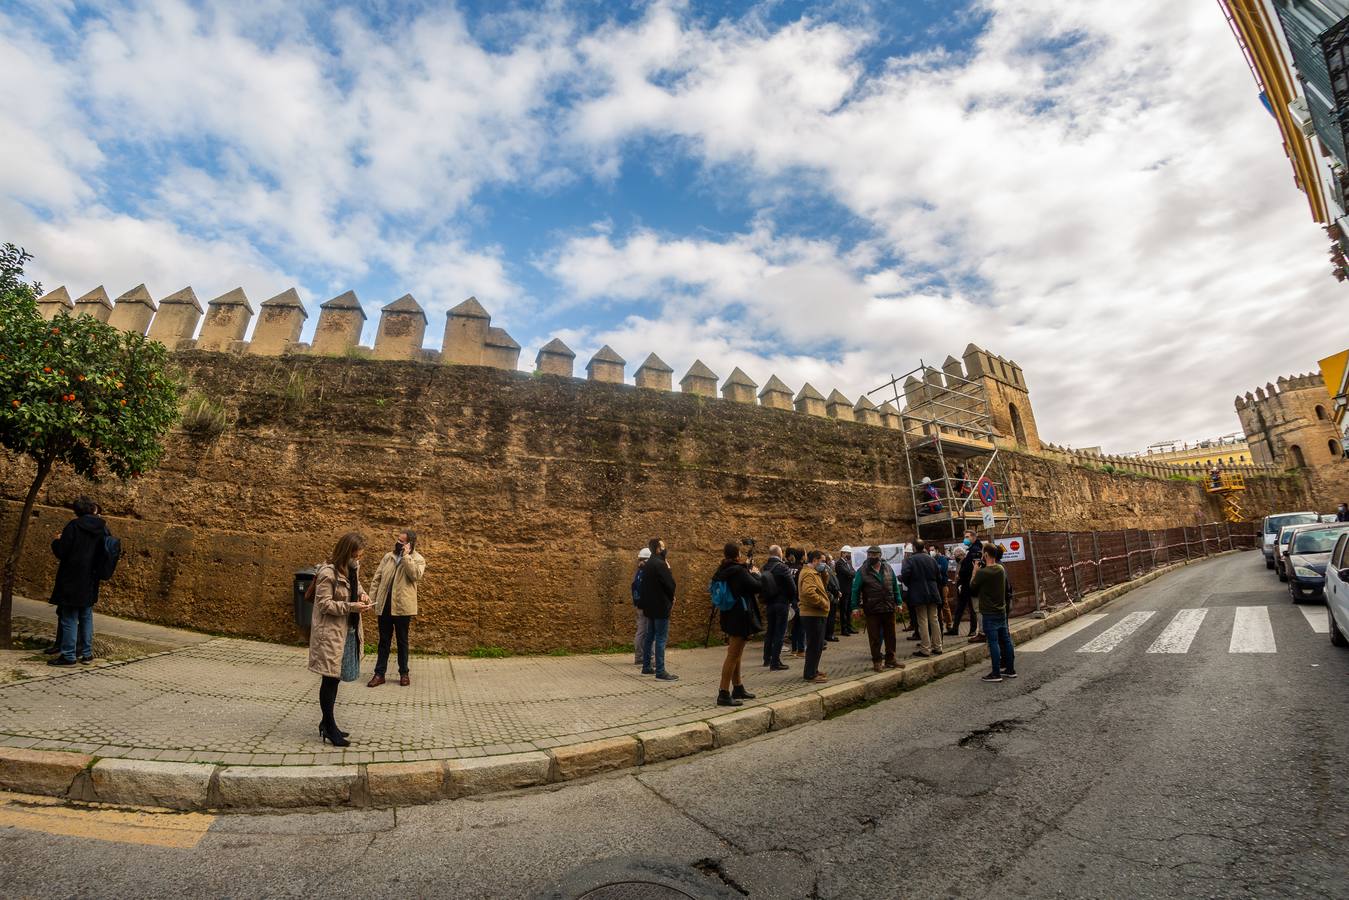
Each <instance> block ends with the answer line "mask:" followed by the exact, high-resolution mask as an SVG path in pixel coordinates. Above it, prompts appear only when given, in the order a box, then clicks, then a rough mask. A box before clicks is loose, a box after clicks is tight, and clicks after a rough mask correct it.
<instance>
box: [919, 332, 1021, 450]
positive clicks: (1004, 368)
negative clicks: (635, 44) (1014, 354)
mask: <svg viewBox="0 0 1349 900" xmlns="http://www.w3.org/2000/svg"><path fill="white" fill-rule="evenodd" d="M964 356H965V380H966V381H973V382H977V383H979V384H981V385H982V386H983V389H984V395H985V396H986V397H987V398H988V411H989V413H990V414H991V416H992V418H993V430H994V431H996V432H997V433H998V436H999V438H998V443H999V444H1000V445H1002V446H1006V447H1010V448H1014V449H1017V450H1025V451H1027V452H1030V453H1035V452H1038V451H1039V449H1040V446H1041V445H1040V432H1039V430H1038V429H1037V428H1036V427H1035V412H1034V411H1033V410H1032V409H1031V405H1030V389H1029V388H1027V387H1026V377H1025V375H1023V374H1022V373H1021V367H1020V366H1018V365H1017V364H1016V363H1015V362H1013V361H1011V360H1008V359H1003V358H1002V357H1001V356H996V355H994V354H992V353H989V352H988V351H986V350H982V349H980V348H979V347H976V346H975V345H974V344H970V345H969V346H968V347H966V348H965V354H964ZM951 362H954V360H951V359H950V358H949V357H948V359H947V366H950V363H951ZM943 368H944V370H945V371H946V374H947V378H946V381H947V387H948V388H949V389H956V387H957V386H958V385H960V384H961V382H959V381H957V380H956V379H955V378H954V377H952V376H953V375H954V367H951V368H946V367H943ZM952 382H955V384H952Z"/></svg>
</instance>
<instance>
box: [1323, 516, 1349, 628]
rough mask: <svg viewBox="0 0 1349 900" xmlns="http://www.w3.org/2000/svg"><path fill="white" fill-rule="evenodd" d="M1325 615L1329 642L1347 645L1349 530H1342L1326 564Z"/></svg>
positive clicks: (1348, 624)
mask: <svg viewBox="0 0 1349 900" xmlns="http://www.w3.org/2000/svg"><path fill="white" fill-rule="evenodd" d="M1325 590H1326V615H1327V616H1329V617H1330V642H1331V643H1332V644H1334V645H1335V646H1336V647H1349V638H1346V637H1345V635H1346V634H1349V530H1346V531H1342V532H1341V533H1340V536H1339V539H1338V540H1336V541H1335V547H1334V549H1332V550H1331V551H1330V562H1329V563H1328V564H1327V565H1326V589H1325Z"/></svg>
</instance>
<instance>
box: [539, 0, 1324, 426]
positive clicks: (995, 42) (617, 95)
mask: <svg viewBox="0 0 1349 900" xmlns="http://www.w3.org/2000/svg"><path fill="white" fill-rule="evenodd" d="M985 6H986V7H987V9H988V11H989V12H990V13H991V18H990V24H989V27H988V29H987V31H986V32H985V33H984V34H983V35H982V36H981V37H980V38H979V40H978V43H977V45H976V47H975V48H974V52H973V53H972V54H971V55H970V56H969V57H968V58H967V59H966V58H954V57H947V56H942V55H940V54H937V55H931V54H929V55H927V56H925V57H924V58H922V59H916V60H908V61H903V60H901V61H897V62H896V63H895V64H893V65H892V66H891V67H890V68H889V69H888V70H887V71H886V72H884V73H882V74H881V75H879V76H876V77H866V76H864V75H863V73H862V72H861V71H860V69H859V68H858V67H857V66H856V64H855V61H854V54H855V53H856V51H857V50H858V48H860V47H861V46H863V45H864V44H865V42H866V37H865V35H862V34H860V33H858V32H855V31H845V30H842V29H840V28H838V27H837V26H834V25H830V24H825V23H820V24H815V23H797V24H795V25H792V26H790V27H787V28H784V29H781V30H779V31H776V32H771V33H765V32H764V31H763V30H762V29H761V28H760V27H758V26H757V25H754V24H741V25H724V26H722V27H720V28H718V29H715V30H712V31H706V30H701V29H699V28H698V27H697V26H694V25H690V24H688V22H687V21H686V20H682V19H679V18H678V17H677V16H676V14H675V13H672V12H671V11H669V10H668V9H665V8H662V7H657V8H656V9H655V10H654V11H653V12H652V13H651V14H650V16H649V17H648V19H647V21H646V22H644V23H643V24H642V25H640V26H638V27H637V28H634V29H631V30H630V31H629V32H628V33H627V34H626V35H625V36H626V37H627V38H629V40H628V41H627V42H624V41H623V40H622V39H621V38H622V37H623V36H611V37H607V38H606V39H605V40H603V41H597V42H596V43H597V44H598V46H597V47H592V46H591V45H589V44H583V45H582V47H581V51H582V52H583V53H584V54H586V59H587V62H588V63H589V64H590V65H591V66H593V67H595V68H597V69H598V70H599V71H600V72H601V73H604V74H605V75H607V77H604V76H596V78H597V82H599V83H602V84H604V85H605V89H604V90H602V91H600V92H599V93H598V95H597V96H596V97H594V98H593V99H591V100H588V101H587V102H585V103H583V104H581V105H580V106H579V107H578V108H577V110H576V111H575V115H574V121H575V128H574V131H573V135H574V136H575V138H576V139H577V140H580V141H584V142H590V143H592V144H594V145H595V148H594V152H595V153H597V154H600V155H603V154H606V153H612V152H616V151H615V150H614V149H613V148H614V147H615V146H619V147H621V146H622V145H623V144H624V142H625V141H627V140H629V139H630V138H634V137H639V136H648V135H649V136H655V137H658V138H659V137H669V136H673V137H676V138H679V139H682V140H684V141H686V142H687V144H688V146H690V147H692V148H694V149H695V150H696V152H698V153H700V154H701V156H702V158H703V159H704V160H705V161H706V162H707V164H709V165H718V164H724V163H735V164H738V165H746V166H748V167H749V169H750V171H751V172H753V173H755V175H757V177H759V178H761V179H765V180H768V181H781V180H784V179H786V180H788V181H789V182H792V183H800V182H805V183H806V184H807V185H808V187H813V186H815V185H817V184H823V185H824V186H825V189H826V190H827V191H828V193H830V194H831V195H832V196H833V197H834V198H835V199H837V200H838V201H840V202H841V203H843V204H845V205H846V206H847V207H848V208H849V209H850V210H852V211H853V212H854V213H855V214H856V215H857V216H859V217H860V218H862V219H864V220H865V221H867V222H869V223H870V224H871V225H872V226H873V227H875V228H876V229H878V230H879V232H880V233H881V234H882V235H883V236H884V238H883V240H884V242H885V244H886V245H887V246H888V247H889V249H890V250H891V251H892V252H893V253H894V254H896V255H898V256H899V257H900V258H901V259H903V260H904V263H905V265H907V266H915V265H918V266H924V267H930V268H932V269H934V270H935V271H937V272H938V273H940V274H942V275H944V276H946V277H947V278H948V279H952V283H956V284H959V283H962V279H965V278H968V277H970V276H976V277H977V278H978V279H980V280H981V281H982V283H983V288H982V290H981V292H980V297H979V303H980V305H978V306H974V305H971V304H970V303H968V302H967V301H965V300H963V299H961V298H960V297H959V296H953V297H952V298H949V299H934V298H912V297H907V298H903V299H901V300H899V301H895V302H882V301H881V300H879V299H876V298H875V297H874V296H873V298H872V299H871V300H866V299H863V297H862V294H865V293H872V294H873V295H878V294H880V293H881V292H882V291H886V290H903V289H904V288H905V286H906V284H907V283H908V281H907V279H906V278H905V276H904V275H903V274H902V272H901V273H895V272H893V270H891V271H886V272H871V271H866V270H865V269H863V270H855V271H853V273H852V274H853V277H854V278H856V279H857V281H858V282H859V284H860V286H861V287H862V288H863V289H864V290H862V291H861V293H859V295H858V296H857V297H856V298H854V299H852V300H851V301H848V302H845V303H844V304H843V306H844V308H846V309H848V310H851V311H852V312H853V314H855V315H857V316H860V319H861V321H864V322H866V323H868V325H869V326H873V327H884V326H883V325H881V324H880V323H882V322H889V325H890V327H891V328H892V329H893V340H894V344H893V346H894V347H895V348H897V349H902V350H904V351H906V352H909V353H911V354H912V355H911V356H909V357H908V359H905V360H902V361H901V362H900V363H898V365H897V364H896V362H895V361H894V356H893V355H891V356H890V357H889V358H882V357H878V355H877V353H876V352H875V351H874V350H869V349H868V347H869V346H874V345H875V344H876V343H877V340H876V339H875V338H872V339H871V340H869V339H868V336H869V335H873V334H874V333H875V332H873V331H872V330H870V328H869V329H868V330H867V331H866V332H864V333H863V334H861V335H858V336H856V337H854V338H853V339H852V340H850V341H846V342H845V346H847V347H848V348H849V349H853V350H856V351H858V353H857V355H854V356H852V357H849V361H850V365H852V364H856V365H874V366H877V368H876V369H873V370H872V372H871V373H870V375H871V380H872V381H875V380H876V379H877V376H878V375H879V374H880V373H883V372H886V371H890V370H893V369H895V368H898V367H904V368H907V367H908V365H907V364H912V363H913V362H914V361H915V360H914V357H916V356H917V355H918V354H919V353H921V354H922V355H923V356H925V357H927V358H929V359H933V358H940V357H943V356H944V355H945V354H946V353H958V352H959V350H960V348H963V347H964V345H965V344H966V343H967V342H969V341H974V342H977V343H980V344H982V345H985V346H989V347H990V348H991V349H993V350H994V351H996V352H1000V353H1002V354H1003V355H1008V356H1011V357H1014V358H1016V359H1017V360H1018V362H1020V363H1021V364H1022V366H1023V367H1024V369H1025V371H1026V372H1027V376H1028V379H1029V380H1030V384H1031V387H1032V389H1033V390H1034V395H1033V396H1034V398H1035V400H1036V402H1037V404H1036V405H1037V412H1038V417H1039V419H1040V424H1041V431H1042V433H1043V434H1045V435H1046V437H1047V438H1049V439H1054V440H1061V441H1070V442H1074V443H1079V444H1088V443H1097V442H1100V441H1105V442H1107V443H1108V444H1113V445H1114V446H1116V447H1119V448H1121V449H1123V448H1127V447H1130V446H1141V445H1142V444H1145V443H1148V442H1150V441H1152V440H1156V439H1158V438H1164V437H1198V436H1202V435H1203V434H1205V433H1207V432H1214V433H1217V432H1225V431H1229V430H1231V429H1233V428H1235V427H1237V423H1236V419H1235V416H1234V415H1233V413H1232V411H1231V408H1230V406H1229V403H1230V397H1231V396H1232V395H1233V394H1235V393H1237V392H1238V391H1244V390H1245V389H1246V388H1247V387H1248V386H1249V385H1250V384H1254V383H1257V382H1263V381H1264V380H1265V379H1266V378H1267V377H1270V376H1271V375H1272V374H1276V373H1278V372H1280V371H1301V370H1305V369H1308V368H1310V367H1311V366H1312V364H1313V360H1314V359H1315V358H1316V357H1317V356H1318V355H1320V353H1319V351H1320V350H1325V351H1327V352H1328V351H1330V350H1333V349H1337V348H1336V347H1331V346H1326V347H1318V348H1312V347H1310V346H1309V344H1308V342H1307V340H1306V334H1305V332H1304V331H1301V330H1299V329H1297V328H1296V327H1288V326H1289V325H1291V323H1292V322H1293V321H1318V320H1320V319H1322V318H1324V317H1326V316H1329V315H1333V311H1334V309H1335V308H1336V307H1337V306H1338V305H1339V304H1341V303H1342V302H1343V300H1342V293H1341V289H1340V288H1338V287H1337V285H1336V284H1335V283H1334V282H1333V281H1331V280H1330V279H1329V278H1328V277H1327V273H1326V266H1325V263H1324V258H1323V256H1322V251H1321V247H1322V246H1323V244H1322V243H1321V239H1320V236H1319V235H1318V233H1317V231H1316V229H1315V226H1314V224H1313V223H1312V222H1310V221H1309V219H1308V218H1307V215H1306V212H1305V210H1306V206H1305V203H1304V201H1303V199H1302V198H1301V197H1300V196H1299V195H1298V194H1296V193H1295V192H1294V191H1292V190H1291V188H1290V184H1289V182H1290V178H1289V170H1288V165H1287V162H1286V161H1285V160H1284V159H1283V158H1282V155H1281V153H1280V142H1279V136H1278V132H1277V130H1276V129H1275V127H1274V125H1273V123H1272V121H1271V120H1270V119H1269V118H1268V116H1267V114H1266V113H1265V112H1264V111H1263V110H1262V109H1261V108H1260V106H1259V104H1258V102H1257V100H1256V98H1255V89H1254V86H1253V85H1252V84H1251V82H1250V79H1249V75H1248V74H1247V72H1246V70H1245V67H1244V66H1243V65H1242V62H1241V58H1240V55H1239V52H1238V50H1237V48H1236V47H1235V45H1234V43H1233V41H1232V38H1231V35H1230V33H1229V32H1228V30H1227V28H1226V25H1225V23H1224V22H1223V20H1222V18H1221V16H1220V15H1218V14H1217V13H1216V11H1215V10H1213V9H1211V8H1209V7H1205V6H1200V5H1194V6H1188V7H1184V8H1181V7H1176V6H1174V5H1166V6H1156V5H1153V6H1149V5H1148V4H1110V3H1104V2H1093V3H1082V4H1065V3H1062V2H1051V0H1040V2H1022V0H1016V2H1013V0H989V2H988V3H986V4H985ZM672 23H673V24H672ZM653 31H654V32H657V33H658V34H659V35H660V40H658V41H652V42H650V43H649V44H647V43H643V42H642V41H641V40H638V39H637V38H638V37H640V36H641V35H642V34H643V33H647V32H653ZM1051 41H1052V42H1054V43H1053V47H1054V49H1053V50H1052V51H1051V50H1050V49H1047V47H1048V46H1049V45H1048V44H1047V42H1051ZM648 47H649V50H648V49H646V48H648ZM784 49H787V50H789V52H786V53H784V52H783V51H784ZM784 59H791V60H794V61H796V63H797V64H796V65H794V66H789V67H788V71H785V72H784V64H783V60H784ZM801 85H811V86H816V87H813V88H812V89H811V90H809V91H807V90H804V89H803V88H801V87H800V86H801ZM588 241H589V243H586V242H585V241H581V242H576V241H573V242H572V243H570V244H569V245H568V249H569V250H570V251H572V252H571V253H570V254H568V255H566V256H564V261H565V265H564V266H563V267H562V268H561V270H560V272H559V274H561V275H562V276H563V277H565V278H568V279H569V281H570V283H572V284H573V285H575V286H578V287H583V288H584V289H585V290H587V291H589V292H591V293H594V294H601V293H606V292H608V293H611V294H615V295H618V296H634V295H635V294H636V292H638V290H639V289H640V287H641V286H642V285H643V284H644V283H646V282H649V281H652V280H655V281H657V282H662V283H663V282H664V281H665V280H668V279H669V278H670V277H671V276H670V275H669V272H670V270H671V267H672V262H671V261H672V259H676V258H678V257H679V256H681V255H687V250H688V247H687V245H688V241H687V240H686V239H682V238H678V237H669V238H666V239H663V240H661V241H656V242H654V243H653V240H652V239H651V237H650V236H649V235H640V236H639V239H638V240H637V248H636V249H637V251H640V252H627V253H624V254H622V258H621V259H615V258H614V254H613V246H614V245H613V244H611V243H610V242H609V241H608V240H607V239H606V240H603V241H600V240H596V239H593V238H592V239H588ZM632 243H633V242H632V241H628V243H627V244H626V245H624V244H621V242H620V245H621V246H625V247H629V248H631V246H632ZM742 244H743V238H733V239H730V240H728V241H724V242H721V245H720V246H719V247H718V246H707V247H702V248H700V250H699V253H698V255H697V257H696V259H697V260H698V261H705V260H718V259H723V258H725V257H726V256H727V255H730V256H731V258H737V251H738V248H740V246H741V245H742ZM662 245H668V246H662ZM587 250H589V251H591V253H590V255H589V257H587V256H586V254H585V251H587ZM840 262H841V261H840ZM817 264H818V263H817ZM842 268H843V270H845V271H846V269H847V267H846V266H843V267H842ZM606 269H608V270H610V271H611V278H610V280H611V282H612V284H611V286H610V287H609V288H608V289H605V288H604V287H602V283H603V281H604V275H603V273H604V271H605V270H606ZM684 271H685V273H686V274H685V275H683V276H682V278H681V283H682V284H683V285H684V286H685V288H686V290H690V291H693V292H695V293H698V294H700V295H702V296H713V297H715V296H717V295H718V292H719V291H725V290H726V289H727V279H726V278H724V277H719V275H718V271H717V268H716V267H715V266H711V267H704V268H688V269H685V270H684ZM735 271H736V272H738V273H742V276H744V277H751V278H753V277H759V278H760V279H762V282H761V286H760V288H758V289H756V288H754V287H752V286H746V285H744V284H738V285H736V287H735V291H734V293H735V296H737V297H741V298H745V297H752V296H754V295H755V294H756V291H758V290H761V291H763V292H765V293H767V292H769V290H770V289H769V287H768V285H769V281H770V279H772V278H775V277H777V275H776V273H772V272H770V271H769V270H768V269H767V268H764V269H762V270H759V271H758V273H757V275H756V270H755V267H754V265H752V264H744V263H741V264H740V265H738V266H737V267H736V270H735ZM644 279H645V281H644ZM709 279H711V282H710V283H709ZM780 280H781V279H780V278H779V282H780ZM801 283H802V284H804V285H805V290H804V293H805V294H807V295H808V296H813V297H814V298H815V299H816V301H817V305H819V306H826V307H828V308H830V309H834V308H835V307H836V301H835V297H834V296H827V295H829V294H837V293H839V292H838V291H837V290H833V291H831V290H830V289H829V288H826V287H824V286H822V285H817V284H812V283H811V281H810V279H804V280H802V281H801ZM774 286H775V287H776V286H777V284H774ZM866 289H869V290H866ZM842 293H843V294H844V295H848V294H849V292H848V291H843V292H842ZM788 295H790V292H788ZM681 302H684V301H683V300H681ZM1290 311H1292V312H1293V314H1294V316H1295V319H1292V318H1290V316H1289V313H1290ZM1276 319H1277V321H1278V323H1279V327H1263V326H1267V325H1274V324H1275V322H1276ZM915 335H916V336H918V341H919V342H920V343H919V344H918V345H917V346H916V345H915ZM727 362H729V360H728V361H727ZM725 366H726V363H723V367H725ZM849 375H851V373H849ZM840 380H843V381H848V382H850V383H853V384H857V383H865V382H864V380H863V378H862V377H859V376H855V375H853V376H852V377H842V378H840ZM1162 410H1165V414H1162V413H1161V411H1162ZM1173 429H1174V430H1183V432H1182V433H1181V434H1172V433H1171V431H1172V430H1173Z"/></svg>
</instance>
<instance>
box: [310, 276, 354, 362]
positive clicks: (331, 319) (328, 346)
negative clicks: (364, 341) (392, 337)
mask: <svg viewBox="0 0 1349 900" xmlns="http://www.w3.org/2000/svg"><path fill="white" fill-rule="evenodd" d="M364 328H365V310H363V309H361V301H360V300H358V299H356V292H355V291H347V292H345V293H342V294H338V295H337V296H336V297H334V298H333V299H331V300H328V301H327V302H325V303H321V304H319V323H318V327H317V328H315V329H314V340H313V343H312V344H311V346H310V352H311V353H315V354H318V355H319V356H342V355H344V354H346V353H348V352H350V351H352V350H354V349H355V348H356V347H358V346H359V345H360V343H361V331H362V329H364Z"/></svg>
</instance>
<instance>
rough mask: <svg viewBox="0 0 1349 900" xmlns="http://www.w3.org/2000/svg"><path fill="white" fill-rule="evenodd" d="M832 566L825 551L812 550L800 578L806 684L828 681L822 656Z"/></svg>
mask: <svg viewBox="0 0 1349 900" xmlns="http://www.w3.org/2000/svg"><path fill="white" fill-rule="evenodd" d="M828 578H829V566H828V564H827V563H825V561H824V551H822V550H812V551H810V554H809V555H808V556H807V557H806V564H805V565H804V566H802V567H801V572H800V574H799V575H798V576H797V596H798V598H799V599H798V603H799V605H800V609H801V626H802V628H803V629H805V635H806V670H805V672H803V673H802V674H803V676H804V677H805V679H806V681H810V682H824V681H828V680H829V678H828V676H827V675H825V674H824V673H823V672H821V671H820V655H821V654H822V653H824V626H825V620H826V619H828V618H829V590H828V588H827V587H825V585H826V584H827V580H828Z"/></svg>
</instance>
